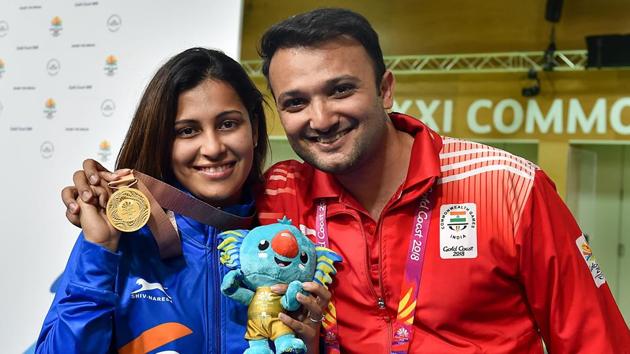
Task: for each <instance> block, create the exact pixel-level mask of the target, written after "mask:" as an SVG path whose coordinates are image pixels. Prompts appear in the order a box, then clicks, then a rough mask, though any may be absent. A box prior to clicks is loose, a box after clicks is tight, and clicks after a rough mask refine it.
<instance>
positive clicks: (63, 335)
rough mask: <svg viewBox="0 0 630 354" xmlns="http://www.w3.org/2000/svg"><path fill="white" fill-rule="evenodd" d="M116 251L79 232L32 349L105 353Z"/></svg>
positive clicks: (109, 337) (110, 323) (113, 300)
mask: <svg viewBox="0 0 630 354" xmlns="http://www.w3.org/2000/svg"><path fill="white" fill-rule="evenodd" d="M120 257H121V256H120V253H112V252H110V251H109V250H107V249H105V248H103V247H101V246H99V245H96V244H93V243H91V242H88V241H86V240H85V238H84V237H83V234H81V235H80V236H79V239H78V240H77V243H76V244H75V245H74V248H73V250H72V253H71V254H70V259H69V260H68V264H67V265H66V269H65V271H64V273H63V275H62V278H61V282H60V285H59V288H58V291H57V293H56V295H55V299H54V300H53V303H52V305H51V307H50V310H49V311H48V314H47V315H46V319H45V320H44V325H43V327H42V330H41V332H40V334H39V338H38V339H37V345H36V348H35V353H107V352H108V350H109V348H110V346H111V342H112V329H113V315H114V309H115V307H116V302H117V299H118V296H117V294H116V292H115V283H116V275H117V272H118V265H119V263H120Z"/></svg>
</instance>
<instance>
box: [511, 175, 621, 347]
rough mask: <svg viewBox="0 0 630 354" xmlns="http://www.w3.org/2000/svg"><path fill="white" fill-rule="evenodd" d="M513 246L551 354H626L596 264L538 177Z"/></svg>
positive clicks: (613, 306) (552, 192)
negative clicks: (515, 245) (517, 252)
mask: <svg viewBox="0 0 630 354" xmlns="http://www.w3.org/2000/svg"><path fill="white" fill-rule="evenodd" d="M516 243H517V248H518V251H519V256H520V260H519V261H520V264H519V266H520V274H521V277H522V279H521V281H522V282H523V285H524V291H525V295H526V297H527V299H528V302H529V305H530V308H531V311H532V314H533V316H534V318H535V321H536V323H537V324H538V326H539V328H540V331H541V334H542V337H543V338H544V340H545V343H546V345H547V349H548V350H549V352H550V353H554V354H557V353H572V354H573V353H630V331H629V330H628V326H627V325H626V323H625V321H624V319H623V317H622V315H621V313H620V311H619V309H618V307H617V305H616V303H615V300H614V298H613V296H612V294H611V292H610V289H609V287H608V284H607V283H606V280H605V278H604V276H603V273H601V269H599V266H598V265H597V259H596V258H595V257H593V254H592V251H591V250H590V247H589V246H588V245H587V244H586V243H585V240H584V236H583V235H582V232H581V231H580V228H579V226H578V225H577V223H576V221H575V220H574V218H573V216H572V215H571V212H570V211H569V210H568V208H567V207H566V205H565V204H564V203H563V201H562V200H561V199H560V197H559V196H558V194H557V193H556V191H555V187H554V185H553V183H552V182H551V180H550V179H549V178H548V177H547V176H546V175H545V174H544V173H543V172H542V171H538V172H537V173H536V177H535V180H534V186H533V188H532V191H531V194H530V197H529V201H528V202H527V205H526V206H525V210H524V212H523V214H522V219H521V221H520V226H519V229H518V231H517V235H516Z"/></svg>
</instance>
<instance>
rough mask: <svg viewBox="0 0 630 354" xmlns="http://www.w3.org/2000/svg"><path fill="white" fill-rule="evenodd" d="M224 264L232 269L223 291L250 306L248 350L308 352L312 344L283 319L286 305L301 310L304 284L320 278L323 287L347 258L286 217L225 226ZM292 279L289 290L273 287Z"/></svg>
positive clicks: (252, 353)
mask: <svg viewBox="0 0 630 354" xmlns="http://www.w3.org/2000/svg"><path fill="white" fill-rule="evenodd" d="M219 238H220V240H221V243H220V244H219V246H218V249H219V252H220V257H221V263H223V264H224V265H225V266H227V267H228V268H230V269H231V270H230V271H229V272H228V273H227V274H226V275H225V276H224V277H223V282H222V283H221V292H223V294H225V295H226V296H228V297H230V298H232V299H234V300H236V301H238V302H240V303H242V304H244V305H246V306H248V310H247V317H248V320H247V333H246V334H245V339H247V340H248V341H249V348H248V349H247V350H246V351H245V353H247V354H267V353H273V351H272V350H271V348H270V346H269V342H268V339H271V340H273V342H274V345H275V347H276V352H277V353H305V352H306V345H305V344H304V342H303V341H302V340H301V339H299V338H296V337H295V334H294V333H293V331H292V330H291V328H289V327H288V326H286V325H285V324H284V323H282V321H280V319H278V314H279V313H280V312H282V311H284V310H286V311H295V310H297V309H298V308H299V307H300V303H299V302H298V301H297V300H296V298H295V296H296V295H297V293H298V292H300V293H302V294H304V295H308V294H307V292H306V291H305V290H304V289H303V288H302V283H303V282H307V281H315V282H318V283H320V284H322V285H323V286H326V285H327V284H329V283H330V282H332V278H331V277H330V276H331V275H334V274H335V273H336V272H337V271H336V269H335V267H334V265H333V263H334V262H340V261H341V257H340V256H339V255H337V254H336V253H335V252H333V251H331V250H329V249H327V248H325V247H316V246H315V245H314V244H313V243H312V242H311V241H310V240H309V239H308V238H307V237H306V236H304V234H302V232H300V230H299V229H298V228H296V227H295V226H293V225H291V220H288V219H287V218H286V217H284V218H283V219H282V220H278V223H276V224H270V225H265V226H259V227H256V228H254V229H252V230H251V231H247V230H234V231H225V232H223V233H221V234H220V235H219ZM280 283H282V284H288V288H287V292H286V294H284V295H283V296H282V295H278V294H275V293H273V292H272V291H271V289H270V287H271V286H272V285H274V284H280Z"/></svg>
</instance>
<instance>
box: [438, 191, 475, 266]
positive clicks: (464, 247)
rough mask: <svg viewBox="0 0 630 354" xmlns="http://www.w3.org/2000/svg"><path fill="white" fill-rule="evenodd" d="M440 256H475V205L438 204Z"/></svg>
mask: <svg viewBox="0 0 630 354" xmlns="http://www.w3.org/2000/svg"><path fill="white" fill-rule="evenodd" d="M440 258H442V259H453V258H477V205H476V204H475V203H462V204H443V205H442V206H440Z"/></svg>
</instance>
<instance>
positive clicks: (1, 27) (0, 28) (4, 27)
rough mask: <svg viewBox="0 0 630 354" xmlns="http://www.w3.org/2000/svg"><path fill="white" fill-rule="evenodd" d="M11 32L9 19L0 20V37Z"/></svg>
mask: <svg viewBox="0 0 630 354" xmlns="http://www.w3.org/2000/svg"><path fill="white" fill-rule="evenodd" d="M7 34H9V24H8V23H7V21H4V20H3V21H0V38H2V37H4V36H6V35H7Z"/></svg>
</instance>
